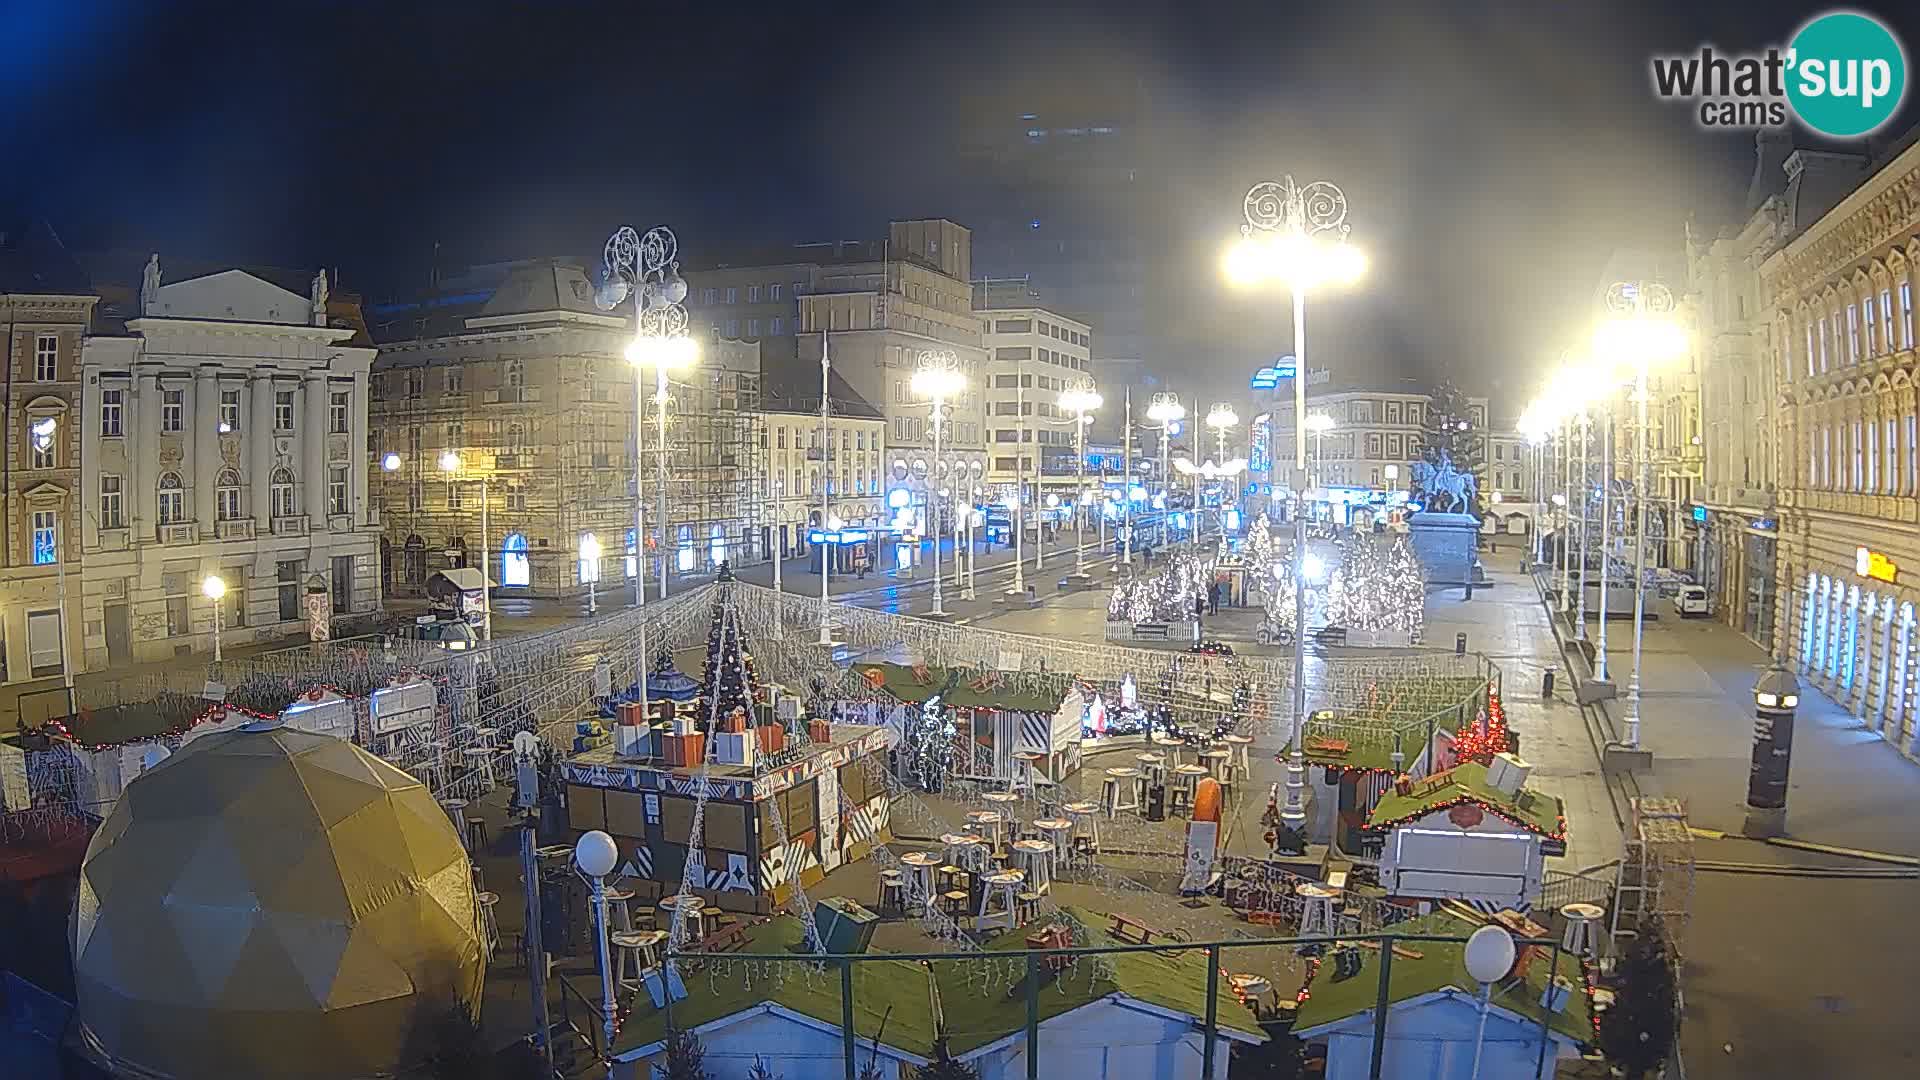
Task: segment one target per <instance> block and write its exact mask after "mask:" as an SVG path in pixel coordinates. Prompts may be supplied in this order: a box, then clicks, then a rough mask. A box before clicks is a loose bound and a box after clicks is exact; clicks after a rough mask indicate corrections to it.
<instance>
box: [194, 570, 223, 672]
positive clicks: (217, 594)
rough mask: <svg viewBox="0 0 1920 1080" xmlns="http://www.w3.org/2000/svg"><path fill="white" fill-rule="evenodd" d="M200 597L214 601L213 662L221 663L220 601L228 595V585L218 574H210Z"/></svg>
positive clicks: (201, 584)
mask: <svg viewBox="0 0 1920 1080" xmlns="http://www.w3.org/2000/svg"><path fill="white" fill-rule="evenodd" d="M200 595H201V596H204V597H206V598H207V599H209V600H211V601H213V662H214V663H216V664H217V663H219V662H220V601H221V600H222V599H224V598H225V597H226V595H227V583H226V582H225V581H222V580H221V579H220V577H219V575H217V574H208V575H207V579H206V580H205V581H202V582H201V583H200Z"/></svg>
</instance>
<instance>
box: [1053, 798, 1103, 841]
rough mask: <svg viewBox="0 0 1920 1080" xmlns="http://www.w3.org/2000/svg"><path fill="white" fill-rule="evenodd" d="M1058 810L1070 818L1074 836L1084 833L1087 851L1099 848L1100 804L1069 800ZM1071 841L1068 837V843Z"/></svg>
mask: <svg viewBox="0 0 1920 1080" xmlns="http://www.w3.org/2000/svg"><path fill="white" fill-rule="evenodd" d="M1060 812H1061V813H1063V814H1065V815H1067V817H1068V818H1069V819H1071V820H1072V822H1073V835H1074V836H1079V835H1081V834H1083V833H1084V834H1085V835H1086V837H1087V844H1088V851H1089V853H1091V852H1095V851H1098V850H1100V804H1098V803H1090V802H1070V803H1066V804H1065V805H1063V806H1061V807H1060ZM1072 843H1073V842H1072V840H1071V838H1069V840H1068V845H1069V846H1072Z"/></svg>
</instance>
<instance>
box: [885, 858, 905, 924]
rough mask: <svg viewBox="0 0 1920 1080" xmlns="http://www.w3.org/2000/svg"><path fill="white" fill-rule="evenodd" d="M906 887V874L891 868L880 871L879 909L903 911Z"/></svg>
mask: <svg viewBox="0 0 1920 1080" xmlns="http://www.w3.org/2000/svg"><path fill="white" fill-rule="evenodd" d="M906 887H907V875H905V874H903V873H901V872H900V871H898V870H894V869H891V868H889V869H886V870H882V871H880V910H881V911H883V912H884V911H893V912H896V913H905V911H906V910H907V902H906V896H905V889H906Z"/></svg>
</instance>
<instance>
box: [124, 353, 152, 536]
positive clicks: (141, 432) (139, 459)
mask: <svg viewBox="0 0 1920 1080" xmlns="http://www.w3.org/2000/svg"><path fill="white" fill-rule="evenodd" d="M122 421H123V423H124V422H128V421H130V422H131V423H132V424H133V431H132V432H130V434H131V435H132V437H133V446H134V454H133V469H132V470H131V471H132V472H133V473H134V476H133V478H132V479H131V480H130V481H129V483H131V484H132V485H133V505H134V507H135V511H134V515H133V529H134V535H135V536H136V537H138V541H139V542H145V543H152V542H154V541H155V540H157V539H159V536H160V534H159V532H158V529H157V527H158V526H159V524H160V491H159V488H158V487H157V486H156V485H157V484H158V483H159V482H160V472H161V469H160V375H159V373H158V372H157V371H155V370H154V369H152V368H142V369H140V371H139V373H138V375H137V376H136V378H135V379H134V391H133V403H132V408H129V409H128V410H127V411H126V414H125V416H124V417H123V418H122Z"/></svg>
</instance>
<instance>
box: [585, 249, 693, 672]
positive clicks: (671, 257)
mask: <svg viewBox="0 0 1920 1080" xmlns="http://www.w3.org/2000/svg"><path fill="white" fill-rule="evenodd" d="M679 256H680V241H679V238H677V237H675V236H674V235H673V230H672V229H669V228H667V227H666V226H664V225H657V226H655V227H653V228H651V229H648V230H647V231H646V234H645V235H642V234H640V233H639V232H637V231H635V230H634V228H633V227H632V226H630V225H622V226H621V227H620V228H618V229H615V230H614V233H613V235H612V236H610V237H608V238H607V244H606V247H605V248H604V249H603V250H602V252H601V258H602V264H601V269H600V281H599V285H598V287H597V288H596V289H595V291H594V297H593V302H594V306H595V307H598V308H599V309H600V310H601V311H612V310H613V309H614V308H617V307H619V306H620V305H621V304H623V303H625V302H626V301H627V300H628V299H629V298H631V299H632V301H633V330H634V336H633V341H631V342H630V343H629V344H628V345H627V347H626V350H625V353H626V358H627V363H629V364H631V365H633V560H634V562H633V604H634V606H635V607H640V606H641V605H643V604H645V603H646V600H647V564H646V546H647V529H646V519H645V513H644V510H643V504H642V503H641V490H640V474H641V461H642V457H641V452H640V433H641V432H642V431H644V430H646V394H645V392H644V391H643V390H642V385H643V384H642V381H641V374H642V372H643V371H644V370H645V369H647V368H649V367H651V368H653V369H654V372H655V379H656V386H657V393H656V395H655V397H656V399H657V401H658V409H659V414H660V416H659V435H660V438H659V446H658V447H657V450H658V452H659V455H660V459H659V486H660V507H661V512H660V598H661V599H662V600H664V599H666V597H667V575H668V572H669V567H670V565H671V562H672V560H670V559H669V558H668V557H667V550H668V541H667V527H668V520H667V519H668V515H667V513H666V505H667V373H668V372H669V371H680V370H684V369H686V368H689V367H692V366H693V364H694V363H695V361H696V360H698V359H699V354H700V347H699V345H698V343H696V342H695V341H694V340H693V338H691V337H689V336H688V335H687V309H686V308H685V307H684V306H682V301H684V300H686V298H687V282H686V279H685V278H683V277H681V276H680V260H679ZM641 667H642V669H644V668H645V667H646V658H644V657H642V658H641Z"/></svg>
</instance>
